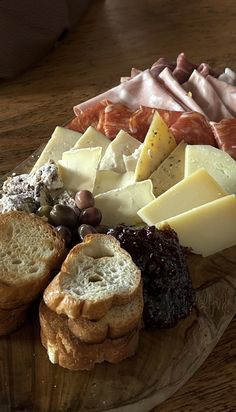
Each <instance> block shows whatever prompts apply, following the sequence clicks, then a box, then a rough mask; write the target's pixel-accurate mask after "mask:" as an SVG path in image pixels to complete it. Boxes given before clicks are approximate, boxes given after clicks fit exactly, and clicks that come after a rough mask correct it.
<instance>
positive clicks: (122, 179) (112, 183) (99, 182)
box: [93, 170, 134, 196]
mask: <svg viewBox="0 0 236 412" xmlns="http://www.w3.org/2000/svg"><path fill="white" fill-rule="evenodd" d="M132 183H134V172H126V173H116V172H114V171H113V170H98V171H97V175H96V180H95V184H94V189H93V194H94V196H95V195H98V194H99V193H105V192H108V191H109V190H113V189H120V188H122V187H126V186H128V185H131V184H132Z"/></svg>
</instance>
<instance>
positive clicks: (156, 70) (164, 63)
mask: <svg viewBox="0 0 236 412" xmlns="http://www.w3.org/2000/svg"><path fill="white" fill-rule="evenodd" d="M166 67H168V69H170V70H171V71H173V70H174V68H175V67H176V62H171V61H169V60H167V59H166V58H165V57H160V59H158V60H157V61H156V62H155V63H153V65H152V67H151V69H150V72H151V74H152V76H153V77H154V78H155V79H158V76H159V74H160V73H161V72H162V70H164V69H165V68H166Z"/></svg>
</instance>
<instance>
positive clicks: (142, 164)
mask: <svg viewBox="0 0 236 412" xmlns="http://www.w3.org/2000/svg"><path fill="white" fill-rule="evenodd" d="M175 147H176V142H175V138H174V136H173V134H172V132H171V131H170V130H169V129H168V127H167V125H166V123H165V122H164V120H163V119H162V118H161V116H160V115H159V114H158V113H157V112H155V114H154V116H153V119H152V123H151V124H150V127H149V129H148V132H147V135H146V137H145V140H144V143H143V147H142V150H141V153H140V156H139V158H138V161H137V166H136V169H135V180H136V181H140V180H144V179H147V178H148V177H149V176H150V175H151V174H152V172H154V170H156V168H157V167H158V166H159V165H160V164H161V163H162V162H163V160H165V159H166V157H167V156H169V154H170V153H171V152H172V150H174V148H175Z"/></svg>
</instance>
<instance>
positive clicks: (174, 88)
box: [159, 67, 204, 114]
mask: <svg viewBox="0 0 236 412" xmlns="http://www.w3.org/2000/svg"><path fill="white" fill-rule="evenodd" d="M159 78H160V79H161V80H162V82H163V83H164V85H165V86H166V88H168V90H169V91H170V92H171V93H172V94H173V95H174V96H176V98H177V99H179V101H180V102H181V103H182V104H183V105H184V106H185V107H186V108H187V109H188V110H192V111H195V112H199V113H202V114H204V112H203V110H202V109H201V107H200V106H199V105H198V104H197V103H196V102H195V101H194V99H193V98H192V97H191V95H189V94H188V93H186V90H184V88H183V87H182V86H181V85H180V84H179V83H178V82H177V80H176V79H175V77H174V76H173V74H172V73H171V71H170V70H169V69H168V68H167V67H166V68H165V69H164V70H162V72H161V73H160V74H159Z"/></svg>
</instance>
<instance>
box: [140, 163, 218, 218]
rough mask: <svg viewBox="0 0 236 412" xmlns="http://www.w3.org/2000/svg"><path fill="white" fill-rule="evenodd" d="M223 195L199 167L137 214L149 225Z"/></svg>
mask: <svg viewBox="0 0 236 412" xmlns="http://www.w3.org/2000/svg"><path fill="white" fill-rule="evenodd" d="M225 195H226V193H225V191H224V190H223V189H222V187H220V185H219V184H218V183H217V182H216V181H215V180H214V179H213V177H211V176H210V175H209V173H207V171H206V170H205V169H199V170H197V171H196V172H194V173H193V174H191V175H190V176H188V177H186V178H185V179H183V180H181V181H180V182H179V183H176V185H174V186H172V187H171V188H170V189H169V190H167V191H166V192H165V193H163V194H162V195H160V196H159V197H157V198H156V199H155V200H153V201H152V202H151V203H149V204H148V205H147V206H145V207H143V208H142V209H140V210H139V211H138V215H139V216H140V217H141V219H142V220H143V221H144V222H145V223H147V224H148V225H150V226H151V225H155V224H156V223H158V222H161V221H162V220H166V219H169V218H170V217H173V216H176V215H179V214H180V213H183V212H186V211H187V210H190V209H193V208H194V207H198V206H200V205H203V204H205V203H208V202H211V201H212V200H215V199H218V198H220V197H223V196H225Z"/></svg>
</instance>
